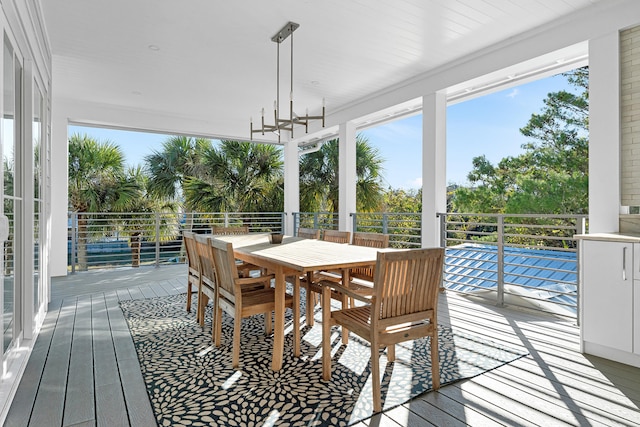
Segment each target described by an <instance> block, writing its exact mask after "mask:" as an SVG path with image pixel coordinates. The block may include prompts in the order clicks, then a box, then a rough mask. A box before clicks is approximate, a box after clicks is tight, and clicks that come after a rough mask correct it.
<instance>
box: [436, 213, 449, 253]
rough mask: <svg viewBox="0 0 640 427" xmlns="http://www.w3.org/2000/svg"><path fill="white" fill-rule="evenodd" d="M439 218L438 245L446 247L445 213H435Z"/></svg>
mask: <svg viewBox="0 0 640 427" xmlns="http://www.w3.org/2000/svg"><path fill="white" fill-rule="evenodd" d="M436 215H437V216H438V218H440V247H441V248H446V247H447V214H444V213H439V214H436Z"/></svg>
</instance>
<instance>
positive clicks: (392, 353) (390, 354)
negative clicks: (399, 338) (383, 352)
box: [387, 344, 396, 362]
mask: <svg viewBox="0 0 640 427" xmlns="http://www.w3.org/2000/svg"><path fill="white" fill-rule="evenodd" d="M387 360H388V361H389V362H393V361H395V360H396V345H395V344H391V345H390V346H388V347H387Z"/></svg>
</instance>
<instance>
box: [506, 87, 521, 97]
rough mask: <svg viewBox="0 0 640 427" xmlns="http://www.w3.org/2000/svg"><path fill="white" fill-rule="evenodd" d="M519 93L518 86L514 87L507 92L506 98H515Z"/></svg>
mask: <svg viewBox="0 0 640 427" xmlns="http://www.w3.org/2000/svg"><path fill="white" fill-rule="evenodd" d="M519 94H520V90H519V89H518V88H514V89H513V90H512V91H511V92H509V93H508V94H507V98H515V97H516V96H518V95H519Z"/></svg>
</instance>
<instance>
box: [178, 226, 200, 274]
mask: <svg viewBox="0 0 640 427" xmlns="http://www.w3.org/2000/svg"><path fill="white" fill-rule="evenodd" d="M182 238H183V240H184V248H185V251H186V252H187V262H188V263H189V268H192V269H194V270H197V271H200V264H199V261H198V250H197V247H196V239H195V234H194V233H192V232H191V231H184V232H183V233H182Z"/></svg>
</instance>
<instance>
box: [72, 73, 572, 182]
mask: <svg viewBox="0 0 640 427" xmlns="http://www.w3.org/2000/svg"><path fill="white" fill-rule="evenodd" d="M561 89H567V83H566V80H565V78H564V77H562V76H553V77H548V78H545V79H541V80H537V81H535V82H531V83H527V84H524V85H521V86H517V87H514V88H510V89H506V90H504V91H501V92H496V93H493V94H491V95H486V96H482V97H479V98H476V99H472V100H470V101H466V102H462V103H458V104H455V105H452V106H450V107H448V108H447V182H448V183H456V184H465V183H467V179H466V177H467V174H468V173H469V171H470V170H471V161H472V159H473V158H474V157H476V156H480V155H483V154H484V155H485V156H486V157H487V158H488V159H489V160H490V161H491V162H492V163H494V164H495V163H497V162H498V161H500V159H502V158H503V157H506V156H514V155H517V154H519V153H521V152H522V149H521V146H522V144H523V143H525V142H526V138H524V137H523V136H522V135H521V134H520V132H519V129H520V128H521V127H524V126H525V125H526V124H527V122H528V120H529V118H530V117H531V114H532V113H538V112H540V111H541V109H542V107H543V100H544V98H545V97H546V96H547V94H548V93H549V92H555V91H558V90H561ZM73 133H80V134H84V133H86V134H88V135H90V136H92V137H94V138H96V139H98V140H100V141H105V140H109V141H112V142H115V143H117V144H118V145H120V147H122V149H123V151H124V153H125V155H126V158H127V162H128V163H129V164H131V165H136V164H138V163H142V159H143V158H144V156H145V155H147V154H149V153H151V151H152V150H154V149H156V150H159V149H161V144H162V142H163V141H164V140H166V139H167V135H162V134H149V133H141V132H130V131H121V130H114V129H100V128H91V127H81V126H70V127H69V134H70V135H71V134H73ZM363 133H364V134H365V136H366V137H367V138H368V139H369V142H370V143H371V144H372V145H374V146H375V147H377V148H378V150H379V151H380V154H381V157H382V158H383V159H384V160H385V161H384V178H385V187H386V186H389V187H392V188H404V189H417V188H420V186H421V180H420V178H421V176H422V171H421V160H422V116H421V115H418V116H413V117H408V118H405V119H402V120H397V121H395V122H391V123H387V124H384V125H381V126H377V127H375V128H371V129H367V130H365V131H363Z"/></svg>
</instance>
